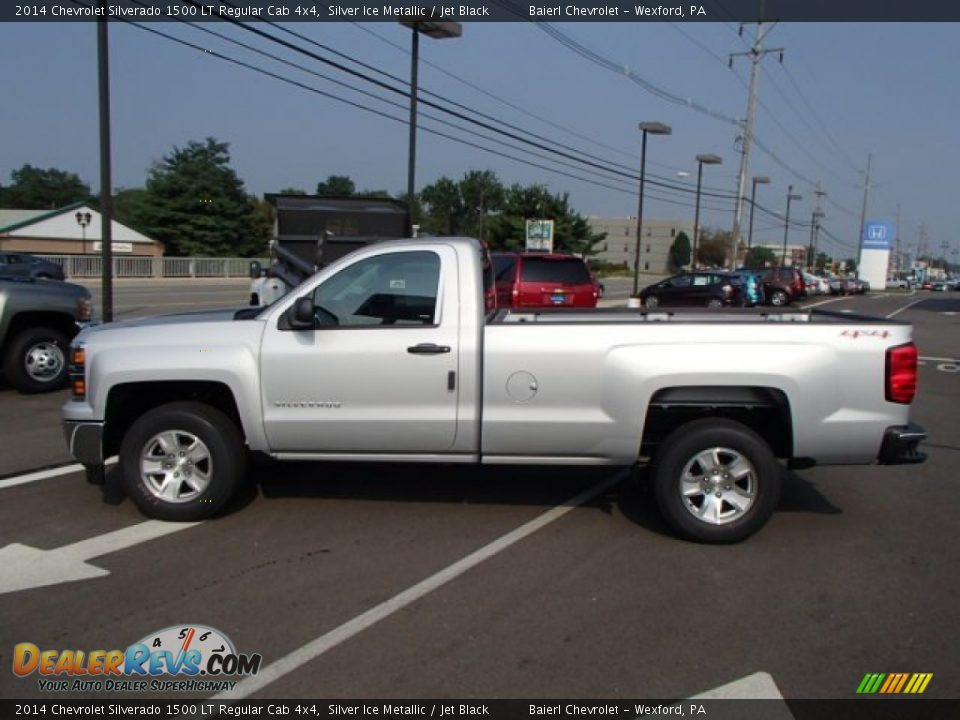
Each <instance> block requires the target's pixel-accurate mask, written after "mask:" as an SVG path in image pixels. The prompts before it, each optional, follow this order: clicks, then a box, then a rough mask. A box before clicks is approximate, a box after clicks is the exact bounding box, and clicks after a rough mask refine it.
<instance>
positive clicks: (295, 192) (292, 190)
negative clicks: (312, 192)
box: [279, 187, 307, 195]
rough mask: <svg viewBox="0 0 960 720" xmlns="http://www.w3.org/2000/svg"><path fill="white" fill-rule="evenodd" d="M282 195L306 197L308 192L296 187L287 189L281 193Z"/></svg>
mask: <svg viewBox="0 0 960 720" xmlns="http://www.w3.org/2000/svg"><path fill="white" fill-rule="evenodd" d="M279 194H280V195H306V194H307V191H306V190H301V189H300V188H295V187H285V188H284V189H283V190H281V191H280V193H279Z"/></svg>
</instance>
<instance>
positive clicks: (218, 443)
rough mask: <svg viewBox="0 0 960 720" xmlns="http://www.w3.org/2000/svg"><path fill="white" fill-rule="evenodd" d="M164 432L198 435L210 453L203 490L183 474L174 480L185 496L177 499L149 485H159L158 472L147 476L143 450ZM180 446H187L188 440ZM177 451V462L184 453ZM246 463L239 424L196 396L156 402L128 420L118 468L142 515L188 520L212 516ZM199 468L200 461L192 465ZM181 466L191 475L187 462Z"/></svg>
mask: <svg viewBox="0 0 960 720" xmlns="http://www.w3.org/2000/svg"><path fill="white" fill-rule="evenodd" d="M166 432H175V433H180V434H181V435H177V438H178V439H189V436H193V437H194V438H195V439H199V441H200V442H201V443H202V445H203V446H204V450H206V451H207V453H206V454H207V456H208V458H209V461H208V463H207V464H206V465H205V472H206V474H207V475H208V477H209V481H208V483H207V484H206V486H205V487H204V488H203V489H202V491H196V490H195V489H194V488H192V486H190V485H189V481H188V480H187V479H186V478H185V477H184V479H180V480H178V481H175V482H174V483H173V484H175V485H177V486H178V488H179V489H180V490H183V491H184V496H185V497H184V498H183V499H181V500H179V501H174V500H169V499H164V498H161V497H159V496H158V495H157V494H155V491H154V490H152V489H151V487H154V488H155V487H156V485H155V484H154V483H156V482H157V481H158V480H157V478H153V479H147V478H146V477H144V473H142V472H141V467H140V461H141V457H142V455H143V454H145V453H147V452H149V451H150V449H151V447H152V446H154V444H155V443H154V441H153V439H154V438H155V437H156V436H158V435H159V434H161V433H166ZM179 447H180V448H181V449H184V450H185V448H186V445H180V446H179ZM175 455H179V456H180V457H174V458H173V464H178V463H179V462H180V461H181V459H183V455H182V454H181V453H180V452H175ZM153 457H154V458H160V459H162V458H163V457H164V456H162V455H160V456H157V455H153ZM246 463H247V452H246V447H245V446H244V442H243V437H242V436H241V434H240V431H239V430H238V429H237V426H236V425H234V423H233V422H232V421H231V420H230V419H229V418H228V417H227V416H226V415H224V414H223V413H222V412H220V411H219V410H217V409H216V408H212V407H210V406H209V405H204V404H203V403H197V402H174V403H168V404H167V405H161V406H160V407H157V408H154V409H153V410H151V411H150V412H148V413H146V414H145V415H143V416H142V417H140V418H138V419H137V420H136V422H134V423H133V425H131V426H130V429H129V430H128V431H127V434H126V435H125V436H124V438H123V442H122V443H121V445H120V468H121V472H122V474H123V486H124V489H125V490H126V493H127V496H128V497H129V498H130V499H131V500H133V502H134V503H135V504H136V505H137V507H138V508H140V511H141V512H142V513H143V514H144V515H147V516H148V517H152V518H157V519H159V520H174V521H178V522H190V521H194V520H203V519H205V518H208V517H210V516H211V515H213V514H214V513H216V512H217V511H218V510H220V509H221V508H223V506H224V505H225V504H226V503H227V502H228V501H229V500H230V498H231V497H233V495H234V493H235V492H236V490H237V488H238V487H239V486H240V483H241V482H242V480H243V477H244V475H245V474H246ZM199 469H201V463H199V462H198V463H197V465H196V467H195V468H194V470H199ZM179 471H180V472H183V473H184V474H185V475H189V471H185V470H184V468H183V467H179ZM172 472H173V471H172V470H171V473H172Z"/></svg>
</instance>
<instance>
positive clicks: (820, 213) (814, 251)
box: [810, 181, 827, 272]
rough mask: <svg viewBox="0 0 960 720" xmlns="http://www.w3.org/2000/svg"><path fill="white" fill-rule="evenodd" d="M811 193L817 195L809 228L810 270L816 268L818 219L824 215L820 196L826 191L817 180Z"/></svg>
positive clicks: (818, 239)
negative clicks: (815, 186)
mask: <svg viewBox="0 0 960 720" xmlns="http://www.w3.org/2000/svg"><path fill="white" fill-rule="evenodd" d="M813 194H814V195H816V196H817V206H816V207H815V208H814V209H813V223H812V227H811V228H810V237H811V238H812V239H811V241H810V246H811V251H810V254H811V256H812V259H811V260H810V267H811V268H812V269H811V272H814V271H816V269H817V244H818V243H819V241H820V219H821V218H822V217H823V216H824V212H823V210H821V209H820V198H822V197H826V195H827V193H826V192H824V191H823V190H821V189H820V182H819V181H818V182H817V189H816V190H814V191H813Z"/></svg>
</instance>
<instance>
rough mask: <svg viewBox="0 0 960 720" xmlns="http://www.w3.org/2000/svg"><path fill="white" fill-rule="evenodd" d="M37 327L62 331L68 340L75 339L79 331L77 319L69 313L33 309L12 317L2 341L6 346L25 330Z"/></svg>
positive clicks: (0, 339)
mask: <svg viewBox="0 0 960 720" xmlns="http://www.w3.org/2000/svg"><path fill="white" fill-rule="evenodd" d="M37 327H46V328H50V329H52V330H57V331H58V332H62V333H63V334H64V335H66V336H67V340H73V338H74V337H75V336H76V334H77V333H78V332H79V328H78V327H77V323H76V321H75V320H74V318H73V316H72V315H70V314H69V313H65V312H51V311H34V310H31V311H25V312H18V313H17V314H16V315H14V316H13V317H12V318H10V322H9V324H8V325H7V332H6V334H5V335H4V336H3V337H0V343H2V344H3V345H4V346H6V345H7V344H8V343H10V341H12V340H13V338H15V337H16V336H17V335H19V334H20V333H21V332H23V331H24V330H30V329H32V328H37Z"/></svg>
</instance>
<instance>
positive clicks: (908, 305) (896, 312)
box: [887, 298, 923, 318]
mask: <svg viewBox="0 0 960 720" xmlns="http://www.w3.org/2000/svg"><path fill="white" fill-rule="evenodd" d="M918 302H923V298H920V299H919V300H914V301H913V302H910V303H907V304H906V305H904V306H903V307H902V308H900V309H899V310H894V311H893V312H892V313H890V314H889V315H887V317H888V318H892V317H893V316H895V315H899V314H900V313H902V312H903V311H904V310H907V309H908V308H912V307H913V306H914V305H916V304H917V303H918Z"/></svg>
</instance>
